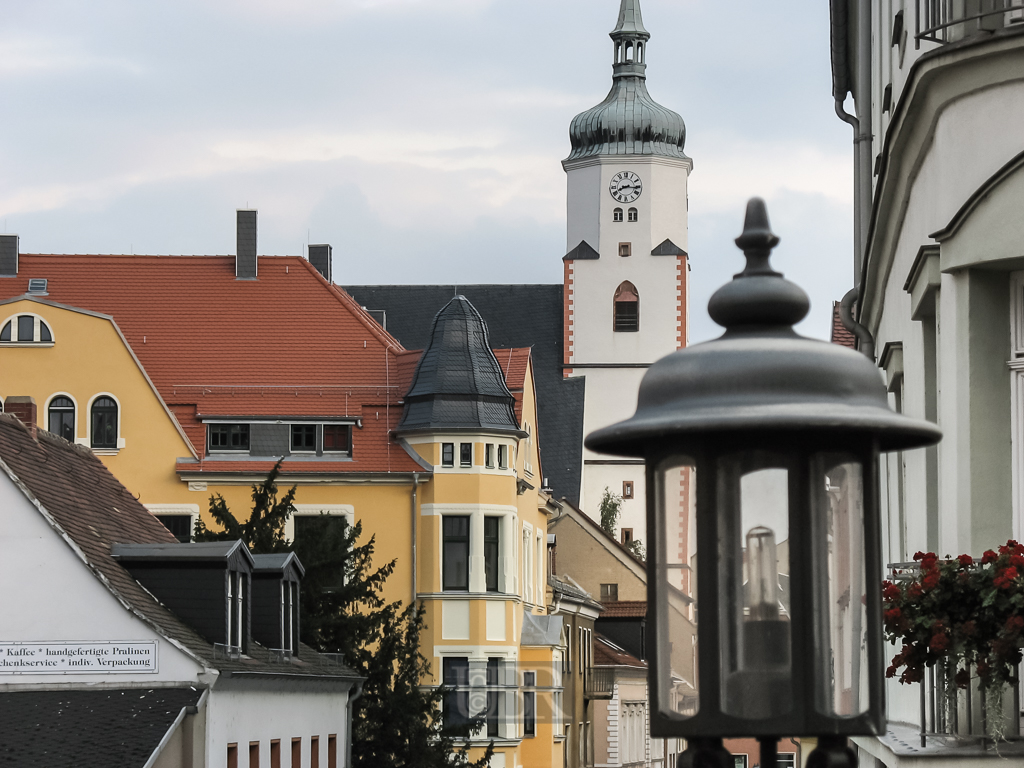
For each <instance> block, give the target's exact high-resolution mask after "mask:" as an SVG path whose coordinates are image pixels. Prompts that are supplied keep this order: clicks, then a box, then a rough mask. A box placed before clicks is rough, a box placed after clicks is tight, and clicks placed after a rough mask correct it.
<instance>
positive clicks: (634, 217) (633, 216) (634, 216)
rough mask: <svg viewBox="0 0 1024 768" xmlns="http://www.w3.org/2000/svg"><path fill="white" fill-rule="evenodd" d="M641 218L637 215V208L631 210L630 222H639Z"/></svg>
mask: <svg viewBox="0 0 1024 768" xmlns="http://www.w3.org/2000/svg"><path fill="white" fill-rule="evenodd" d="M639 216H640V214H638V213H637V210H636V208H630V209H629V220H630V221H638V220H639Z"/></svg>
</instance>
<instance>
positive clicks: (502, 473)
mask: <svg viewBox="0 0 1024 768" xmlns="http://www.w3.org/2000/svg"><path fill="white" fill-rule="evenodd" d="M242 213H248V212H240V217H239V222H240V227H241V225H242V223H243V222H242V215H241V214H242ZM254 220H255V217H254V216H253V222H254ZM252 240H253V242H255V232H253V238H252ZM240 243H242V238H241V237H240ZM242 250H243V248H240V251H242ZM445 318H448V319H447V320H445ZM449 321H450V322H449ZM460 328H461V329H462V330H461V331H459V330H458V329H460ZM449 331H451V333H449ZM434 333H435V338H436V340H437V344H438V345H439V346H437V348H436V350H435V351H438V352H443V354H434V353H433V352H432V351H431V350H433V349H435V344H433V343H432V345H431V347H429V348H428V350H427V351H426V352H424V353H423V354H422V356H421V354H420V353H418V352H409V351H406V350H404V349H403V348H402V347H401V345H400V344H398V342H396V341H395V340H394V339H393V338H392V337H391V336H390V335H389V334H387V333H386V332H385V331H384V330H383V329H382V328H381V327H380V326H379V325H377V324H376V323H375V322H374V320H373V319H372V318H371V317H370V316H369V315H368V314H367V313H366V312H365V311H363V310H362V309H361V308H360V307H359V306H358V304H356V303H355V302H354V301H353V300H352V299H351V297H349V296H348V295H347V294H345V293H344V292H343V291H341V290H340V289H339V288H337V287H336V286H334V285H333V284H332V283H330V282H329V281H328V280H327V279H325V276H324V275H322V274H320V273H318V272H317V271H316V270H315V269H313V268H312V266H311V265H310V264H309V262H307V261H305V260H304V259H301V258H298V257H259V258H258V259H256V258H255V255H254V254H253V258H252V260H251V263H250V262H248V261H246V260H245V259H243V258H240V257H239V258H235V257H167V256H163V257H153V256H131V257H128V256H125V257H117V256H88V257H76V256H33V255H24V254H22V255H20V256H19V260H18V274H17V276H15V277H5V278H0V398H3V399H4V400H5V401H6V400H7V399H8V398H12V397H13V398H14V399H15V401H19V400H22V398H25V397H27V398H31V400H32V401H34V403H35V407H36V409H37V414H36V418H37V420H38V423H39V426H40V427H41V428H49V429H50V430H51V431H55V432H57V433H58V434H60V435H61V436H63V437H65V438H66V439H69V440H72V441H74V442H77V443H80V444H83V445H86V446H89V447H91V448H92V450H93V451H94V452H95V453H96V454H98V455H99V456H100V457H101V458H102V460H103V462H104V463H105V464H106V465H107V466H108V468H110V470H111V471H112V472H113V473H114V475H115V476H116V477H117V478H118V479H119V480H120V481H121V482H122V483H123V484H124V485H125V486H126V487H127V488H128V489H129V490H131V491H132V492H133V493H134V494H135V495H136V496H137V497H138V498H139V499H140V500H141V501H142V502H143V503H144V504H145V505H146V506H147V507H148V508H149V509H150V510H151V511H152V512H153V513H154V514H156V515H157V516H158V517H160V519H161V520H162V521H164V522H165V524H166V525H168V527H169V528H171V529H172V531H174V532H175V533H176V534H178V535H181V536H182V537H183V538H184V537H185V536H187V535H188V532H189V531H190V530H191V527H192V525H193V523H194V521H195V519H196V517H197V516H203V517H204V519H205V520H206V522H207V523H210V522H212V521H211V520H210V519H209V518H208V516H207V515H208V513H207V509H208V504H209V499H210V497H211V496H212V495H214V494H221V495H223V496H224V498H225V500H226V501H227V503H228V506H229V507H230V508H231V509H232V510H234V511H236V512H240V513H244V511H245V510H247V509H248V508H250V506H251V500H250V495H251V490H250V487H251V485H252V484H253V483H257V482H259V481H261V480H262V479H264V478H265V477H266V474H267V472H268V471H269V470H270V468H271V467H272V466H273V465H274V464H275V463H276V461H277V460H279V459H283V463H282V471H281V477H280V483H281V485H282V486H283V487H289V486H291V485H297V486H298V492H297V496H296V502H297V514H296V516H295V518H294V519H293V521H292V522H291V523H290V524H289V530H288V534H289V535H294V536H297V537H300V536H301V535H302V525H303V522H304V519H306V518H308V517H310V516H313V515H316V516H319V515H320V514H321V513H322V512H327V513H328V514H331V515H336V516H339V517H344V518H345V519H347V520H348V521H349V522H352V521H355V520H360V521H362V523H363V527H364V533H365V534H366V535H367V536H369V535H374V536H376V541H377V556H378V558H379V559H381V560H385V559H391V558H397V561H398V562H397V567H396V569H395V572H394V574H393V575H392V577H391V578H390V579H389V580H388V583H387V586H386V590H385V595H384V597H385V599H387V600H402V601H403V602H408V601H411V600H413V599H417V600H420V601H422V603H423V605H424V607H425V608H426V613H427V624H428V631H427V634H426V636H425V638H424V642H423V648H422V651H423V653H424V655H425V656H427V657H428V658H431V659H432V661H433V668H434V679H433V680H427V681H424V683H425V684H429V685H434V684H441V683H442V682H445V681H446V680H447V681H448V682H452V683H454V684H455V685H456V690H455V693H454V694H453V696H451V697H450V699H451V700H450V702H449V706H450V707H452V708H458V707H459V706H463V707H464V713H463V714H466V715H468V716H474V717H476V716H483V717H484V720H485V724H484V726H483V727H482V728H481V730H480V732H479V734H478V737H475V738H474V739H473V741H472V744H473V745H474V749H473V751H474V753H479V750H481V749H482V748H483V747H484V746H485V745H486V744H487V743H489V742H491V741H494V743H495V750H496V754H495V758H494V760H492V765H494V766H506V768H515V767H517V766H530V768H533V766H549V765H550V766H559V767H560V766H561V765H562V761H561V755H562V746H561V739H562V738H563V737H562V733H561V730H562V725H561V721H560V719H559V711H558V705H559V698H560V680H559V672H558V670H560V668H561V667H560V664H561V661H560V656H559V654H560V652H561V651H560V645H561V642H562V640H561V634H562V633H561V618H560V617H549V616H548V615H547V611H546V609H545V607H544V605H545V582H546V573H547V565H546V563H547V557H546V551H547V521H548V518H549V516H550V515H551V514H552V513H553V512H555V511H556V510H557V509H558V505H557V504H556V503H554V502H553V501H552V500H551V499H550V498H549V497H548V496H547V494H545V493H543V492H542V491H541V490H540V486H541V474H540V459H539V454H538V450H537V446H536V444H535V441H534V439H533V435H534V434H536V423H537V416H536V414H537V408H536V401H535V393H534V388H533V374H532V363H531V359H530V351H529V350H525V349H524V350H502V351H501V354H500V355H499V356H498V357H500V361H499V359H498V357H496V356H495V354H494V352H493V351H492V350H491V349H489V348H488V346H487V341H486V329H485V328H484V326H483V322H482V320H480V318H479V314H478V313H476V311H475V309H473V308H472V306H471V305H469V303H468V302H467V301H466V300H465V299H461V298H456V299H455V300H453V301H452V302H451V304H449V306H448V307H446V308H445V310H444V312H443V313H441V315H439V317H438V319H437V320H436V321H435V329H434ZM438 334H440V335H438ZM453 334H454V335H453ZM460 334H461V336H460ZM457 337H458V338H461V339H462V342H461V343H462V350H461V353H460V354H461V357H459V355H457V354H455V352H456V351H457V350H455V348H454V347H452V344H453V343H454V342H453V339H456V338H457ZM456 357H459V360H456V359H455V358H456ZM460 361H461V362H460ZM439 362H440V363H441V365H440V366H439V365H438V363H439ZM469 363H472V365H473V366H475V368H471V370H473V371H475V373H476V374H480V375H482V374H483V373H486V374H487V377H488V378H486V386H483V383H482V382H483V381H484V380H483V379H481V378H479V376H477V377H474V376H469V377H467V376H466V375H465V373H466V370H465V369H464V368H460V366H462V365H463V364H469ZM429 381H433V382H434V384H429V383H427V382H429ZM459 381H461V382H462V384H465V383H467V382H468V383H469V384H470V385H472V386H471V388H470V389H469V390H466V388H465V386H463V387H462V389H461V390H460V391H456V390H458V389H459V388H458V387H455V389H452V387H454V386H455V383H457V382H459ZM410 386H411V388H410ZM473 387H476V389H473ZM11 402H14V401H11ZM460 408H461V409H462V410H461V411H460ZM27 412H28V411H27V410H25V409H24V403H20V404H19V413H20V414H26V413H27ZM459 414H463V415H469V416H472V417H473V418H474V419H475V421H474V420H471V421H469V422H466V421H464V420H463V421H460V420H459V419H460V418H461V417H460V416H459ZM26 418H29V417H28V416H26Z"/></svg>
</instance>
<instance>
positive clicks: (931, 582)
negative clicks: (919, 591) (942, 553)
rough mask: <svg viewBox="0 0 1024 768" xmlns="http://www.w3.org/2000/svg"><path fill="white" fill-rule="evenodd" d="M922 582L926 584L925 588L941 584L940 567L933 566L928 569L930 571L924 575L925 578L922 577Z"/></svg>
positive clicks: (932, 587)
mask: <svg viewBox="0 0 1024 768" xmlns="http://www.w3.org/2000/svg"><path fill="white" fill-rule="evenodd" d="M921 583H922V584H923V585H924V588H925V589H935V587H937V586H939V569H938V568H933V569H932V570H930V571H928V573H926V574H925V575H924V578H923V579H921Z"/></svg>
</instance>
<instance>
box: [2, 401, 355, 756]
mask: <svg viewBox="0 0 1024 768" xmlns="http://www.w3.org/2000/svg"><path fill="white" fill-rule="evenodd" d="M0 520H2V525H0V584H3V585H4V589H3V590H2V591H0V616H2V617H3V618H2V620H0V762H3V763H4V765H11V766H19V767H20V766H26V768H27V767H29V766H32V767H35V766H43V765H47V766H57V765H77V766H112V765H123V766H129V765H137V766H139V767H140V768H141V767H142V766H147V767H148V766H154V767H156V766H159V767H160V768H177V767H178V766H181V767H182V768H184V767H185V766H188V767H189V768H203V767H204V766H209V767H210V768H224V767H225V766H227V768H238V767H239V766H243V765H245V766H253V768H270V767H275V768H276V767H279V766H282V765H291V766H298V767H299V768H312V766H323V768H332V767H336V766H345V765H348V760H347V754H348V739H349V733H350V731H349V726H350V723H351V709H350V704H351V701H352V699H353V696H354V695H357V693H358V689H359V686H360V685H361V679H360V678H359V677H358V676H356V675H355V673H354V672H352V670H350V669H349V668H347V667H346V666H344V664H342V663H340V662H338V661H337V660H335V659H331V658H327V657H324V656H321V655H319V654H317V653H315V652H314V651H313V650H312V649H310V648H308V647H306V646H302V645H300V644H299V643H298V601H297V593H298V582H297V580H298V579H299V578H301V570H302V569H301V565H299V564H298V563H297V561H296V560H295V558H294V556H292V555H288V556H279V555H268V556H257V557H256V558H255V559H254V558H253V556H252V555H250V554H249V551H248V549H247V548H246V547H245V545H244V544H242V543H241V542H226V543H212V544H179V543H177V541H176V540H175V539H174V537H173V536H172V535H171V534H170V533H169V532H168V531H167V529H165V528H164V527H163V525H162V524H161V523H160V522H159V521H158V520H157V519H156V518H155V517H153V516H152V515H151V514H150V513H149V512H148V511H147V510H146V509H145V508H144V507H143V506H142V505H141V504H139V502H138V501H137V500H136V499H135V498H134V497H133V496H132V495H131V494H130V493H129V492H128V491H127V490H126V489H125V488H124V487H123V486H122V485H121V484H120V483H118V482H117V480H115V479H114V477H113V476H112V475H111V474H110V473H109V472H108V471H107V470H106V469H105V468H104V466H103V465H102V464H101V463H100V461H99V459H97V458H96V457H95V456H93V455H92V452H91V451H90V450H89V449H88V448H83V447H81V446H76V445H72V444H71V443H68V442H66V441H64V440H62V439H61V438H59V437H56V436H55V435H52V434H50V433H48V432H43V431H39V432H38V433H36V430H35V429H34V427H31V426H28V427H27V426H25V425H24V424H22V422H21V421H19V420H18V419H16V418H15V417H14V416H13V415H0ZM257 640H259V641H262V644H261V642H258V641H257Z"/></svg>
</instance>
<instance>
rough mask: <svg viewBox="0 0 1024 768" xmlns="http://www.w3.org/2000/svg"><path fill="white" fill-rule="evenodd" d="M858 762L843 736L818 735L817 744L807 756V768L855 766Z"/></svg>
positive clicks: (844, 767)
mask: <svg viewBox="0 0 1024 768" xmlns="http://www.w3.org/2000/svg"><path fill="white" fill-rule="evenodd" d="M858 762H859V761H858V760H857V753H856V752H854V751H853V750H852V749H850V745H849V742H848V741H847V739H846V737H845V736H819V737H818V746H817V747H815V748H814V751H812V752H811V754H810V755H808V756H807V768H857V765H858Z"/></svg>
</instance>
